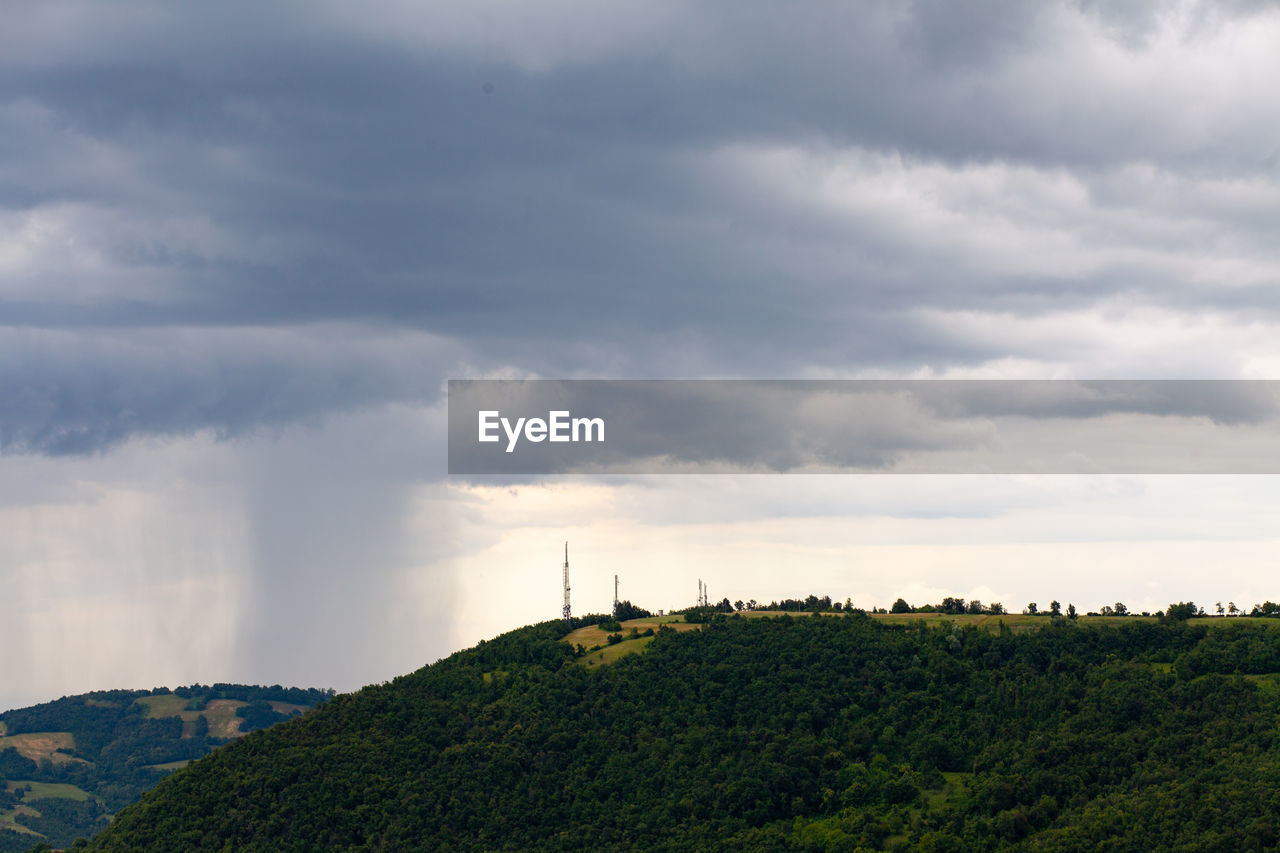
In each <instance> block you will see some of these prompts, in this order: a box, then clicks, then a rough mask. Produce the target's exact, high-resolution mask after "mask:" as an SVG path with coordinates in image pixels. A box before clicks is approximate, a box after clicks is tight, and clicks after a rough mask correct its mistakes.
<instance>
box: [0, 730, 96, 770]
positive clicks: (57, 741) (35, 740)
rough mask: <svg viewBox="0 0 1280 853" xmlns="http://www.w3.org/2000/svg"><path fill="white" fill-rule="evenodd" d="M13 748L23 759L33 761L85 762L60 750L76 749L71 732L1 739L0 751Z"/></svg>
mask: <svg viewBox="0 0 1280 853" xmlns="http://www.w3.org/2000/svg"><path fill="white" fill-rule="evenodd" d="M9 747H13V748H14V749H16V750H17V751H18V754H19V755H21V756H22V757H23V758H29V759H31V760H32V761H36V762H39V761H50V762H52V763H54V764H69V763H71V762H73V761H82V762H83V761H84V759H83V758H74V757H72V756H70V755H67V754H66V753H65V752H58V750H59V749H75V747H76V742H75V739H74V738H73V737H72V736H71V732H29V733H27V734H20V735H8V736H7V737H0V750H3V749H8V748H9Z"/></svg>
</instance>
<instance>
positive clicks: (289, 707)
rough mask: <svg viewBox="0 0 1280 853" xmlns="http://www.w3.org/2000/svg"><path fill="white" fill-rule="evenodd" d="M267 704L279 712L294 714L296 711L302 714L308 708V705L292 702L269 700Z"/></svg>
mask: <svg viewBox="0 0 1280 853" xmlns="http://www.w3.org/2000/svg"><path fill="white" fill-rule="evenodd" d="M267 704H268V705H270V706H271V710H273V711H275V712H276V713H277V714H292V713H293V712H294V711H297V712H298V713H299V714H301V713H303V712H305V711H306V710H307V706H306V705H295V704H293V703H292V702H268V703H267Z"/></svg>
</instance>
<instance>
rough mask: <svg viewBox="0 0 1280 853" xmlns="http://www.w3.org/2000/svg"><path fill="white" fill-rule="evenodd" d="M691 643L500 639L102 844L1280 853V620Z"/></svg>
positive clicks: (221, 772)
mask: <svg viewBox="0 0 1280 853" xmlns="http://www.w3.org/2000/svg"><path fill="white" fill-rule="evenodd" d="M1046 621H1047V620H1046ZM623 627H624V630H625V628H626V626H623ZM688 627H689V628H690V630H684V631H680V632H677V631H674V630H670V629H667V628H664V627H660V628H659V630H658V631H657V632H656V635H655V636H654V637H652V638H644V639H643V642H645V643H647V646H646V647H645V648H644V649H643V651H642V652H640V653H635V654H629V655H625V656H622V657H619V658H617V659H615V660H614V661H613V662H612V663H607V664H597V665H592V666H587V665H585V664H586V660H587V656H586V655H584V654H583V652H589V650H575V649H574V648H573V647H571V646H570V645H569V644H567V643H565V642H562V641H561V637H562V635H563V633H564V629H563V627H562V625H560V624H559V623H546V624H542V625H537V626H532V627H529V628H524V629H521V630H518V631H514V632H512V633H509V634H506V635H503V636H501V637H499V638H497V639H495V640H493V641H491V642H488V643H482V644H481V645H479V646H477V647H476V648H474V649H470V650H467V651H464V652H460V653H458V654H456V655H453V656H452V657H450V658H448V659H446V660H443V661H441V662H439V663H437V664H435V665H433V666H430V667H427V668H425V669H422V670H419V671H418V672H415V673H413V674H411V675H406V676H403V677H401V678H398V679H396V680H395V681H393V682H391V683H388V684H385V685H381V686H376V687H371V688H366V689H364V690H362V691H360V692H358V693H355V694H351V695H345V696H339V697H337V698H335V699H333V700H332V701H330V702H328V703H326V704H325V705H323V706H321V707H320V708H319V709H317V711H315V712H314V713H312V714H309V715H307V716H306V717H305V718H302V719H299V720H294V721H290V722H286V723H282V724H281V725H278V726H275V727H273V728H271V729H269V730H266V731H261V732H257V733H255V734H252V735H249V736H247V737H245V738H243V739H241V740H240V741H237V742H236V743H234V744H231V745H229V746H227V747H226V748H224V749H220V750H218V751H216V752H214V753H213V754H211V755H210V756H208V757H207V758H205V759H202V760H200V761H198V762H195V763H194V764H192V765H191V766H190V767H188V768H186V769H185V770H182V771H179V772H177V773H175V774H174V775H173V776H171V777H170V778H168V779H166V780H165V781H163V782H162V783H161V784H160V785H159V786H157V787H156V788H155V789H154V790H152V791H150V792H149V793H148V794H147V795H145V796H144V798H143V799H142V801H141V802H140V803H138V804H137V805H135V806H131V807H129V808H127V809H124V810H123V811H122V812H120V814H119V815H118V816H117V818H116V819H115V821H114V823H113V824H112V825H111V827H110V828H109V829H108V830H107V831H106V832H104V833H102V834H100V835H99V836H97V837H96V838H95V839H93V840H92V841H91V842H89V844H88V845H87V846H88V848H89V849H93V850H112V851H114V850H121V851H123V850H129V851H133V850H157V851H158V850H178V849H182V850H222V849H237V850H238V849H261V850H299V851H302V850H306V851H311V850H321V849H379V850H412V849H431V850H512V851H515V850H566V851H568V850H574V851H577V850H605V851H608V850H619V851H623V850H637V851H639V850H644V851H649V850H672V851H674V850H711V849H723V850H855V849H858V848H864V849H868V850H885V849H888V850H894V849H911V850H934V851H943V850H973V851H985V850H991V849H1002V848H1004V849H1014V850H1034V851H1066V850H1097V849H1108V850H1134V851H1160V850H1192V849H1198V850H1242V851H1245V850H1261V849H1267V848H1270V847H1272V846H1273V845H1275V844H1276V841H1277V838H1278V835H1277V824H1276V820H1277V818H1276V815H1280V727H1278V726H1277V719H1278V718H1280V717H1278V713H1277V712H1280V690H1278V686H1280V681H1278V680H1277V679H1278V678H1280V676H1277V673H1280V631H1277V630H1276V629H1275V626H1274V623H1264V622H1261V621H1260V620H1259V621H1254V620H1248V619H1235V620H1222V623H1221V624H1218V625H1203V624H1189V623H1187V622H1185V621H1177V622H1175V621H1168V622H1165V621H1161V622H1157V621H1136V620H1135V621H1127V620H1114V621H1112V622H1110V623H1107V624H1088V625H1085V624H1078V623H1074V622H1071V621H1069V620H1066V619H1057V620H1053V621H1052V622H1049V623H1048V624H1047V627H1044V628H1042V629H1033V630H1027V631H1025V632H1018V633H1014V632H1011V631H1010V630H1008V629H1007V628H1004V627H1003V626H1000V627H998V628H997V630H995V631H990V630H983V629H978V628H975V627H964V626H961V625H960V624H958V623H953V624H943V625H941V626H936V625H935V626H927V625H925V623H923V622H918V623H915V624H906V625H901V624H892V625H891V624H881V623H878V622H877V621H875V620H874V619H872V618H870V617H868V616H866V615H864V614H859V613H854V614H849V615H843V616H801V617H790V616H783V617H778V618H754V619H752V618H745V617H742V616H720V617H719V618H717V619H713V620H712V621H710V622H709V623H708V624H706V625H704V626H703V627H702V628H701V629H700V630H699V629H693V626H688ZM628 642H636V643H639V642H642V640H641V639H637V640H634V641H628Z"/></svg>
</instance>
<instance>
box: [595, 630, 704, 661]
mask: <svg viewBox="0 0 1280 853" xmlns="http://www.w3.org/2000/svg"><path fill="white" fill-rule="evenodd" d="M691 627H692V626H691ZM652 642H653V637H636V638H635V639H633V640H623V641H622V642H621V643H614V644H613V645H612V646H605V647H604V648H602V649H600V650H599V651H595V652H591V653H590V654H587V655H583V656H582V657H581V658H579V659H578V663H580V664H582V665H583V666H603V665H604V664H610V663H613V662H614V661H616V660H617V659H618V658H621V657H625V656H626V655H630V654H635V653H636V652H642V651H644V649H645V646H647V645H649V644H650V643H652Z"/></svg>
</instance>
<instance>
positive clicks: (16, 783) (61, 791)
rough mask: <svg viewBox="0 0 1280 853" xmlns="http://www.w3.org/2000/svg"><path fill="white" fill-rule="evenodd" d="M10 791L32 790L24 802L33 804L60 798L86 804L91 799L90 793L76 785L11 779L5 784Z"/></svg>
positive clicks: (28, 792) (26, 795) (25, 796)
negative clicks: (38, 801) (37, 801)
mask: <svg viewBox="0 0 1280 853" xmlns="http://www.w3.org/2000/svg"><path fill="white" fill-rule="evenodd" d="M5 786H6V787H7V788H8V789H9V790H10V791H16V790H17V789H19V788H30V789H31V790H29V791H27V793H26V794H25V795H24V796H23V798H22V799H23V802H27V803H30V802H33V801H35V800H47V799H54V798H60V799H63V800H76V801H77V802H84V801H85V800H87V799H89V792H88V791H85V790H83V789H81V788H77V787H76V786H75V785H63V784H59V783H57V782H28V781H24V780H22V779H11V780H10V781H8V782H6V783H5Z"/></svg>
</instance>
